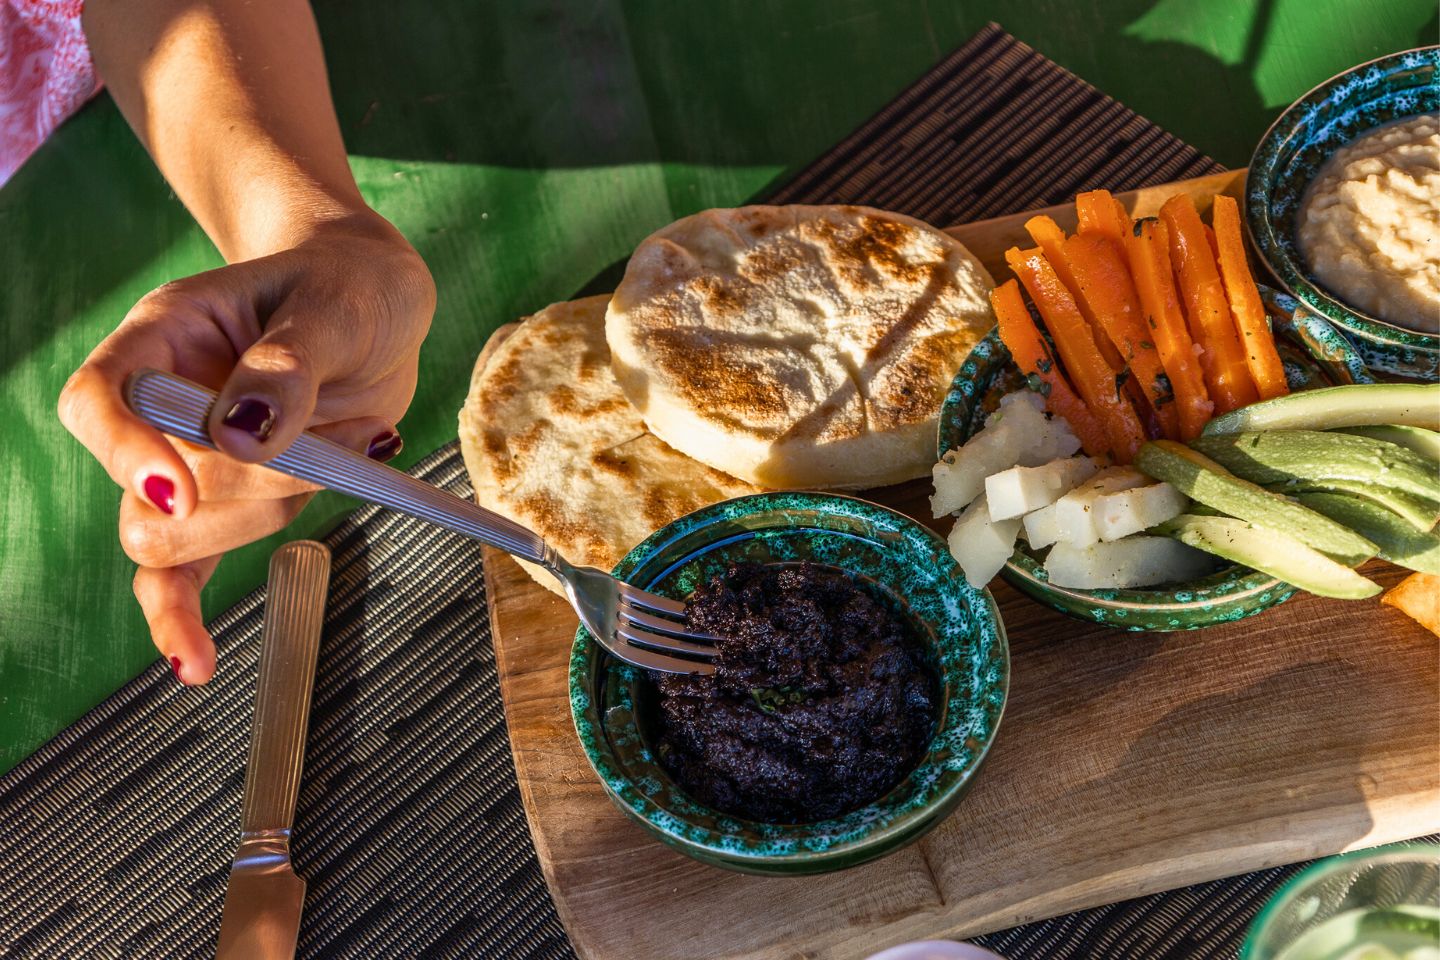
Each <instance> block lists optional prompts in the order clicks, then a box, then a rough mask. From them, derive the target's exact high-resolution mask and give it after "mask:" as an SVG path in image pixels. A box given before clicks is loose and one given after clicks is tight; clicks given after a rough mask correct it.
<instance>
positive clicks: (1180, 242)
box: [1160, 194, 1260, 413]
mask: <svg viewBox="0 0 1440 960" xmlns="http://www.w3.org/2000/svg"><path fill="white" fill-rule="evenodd" d="M1160 219H1161V220H1162V221H1163V222H1164V224H1165V226H1166V229H1167V230H1169V233H1170V265H1171V266H1172V267H1173V268H1174V270H1175V278H1176V279H1177V280H1178V281H1179V284H1180V294H1181V297H1180V301H1181V303H1182V304H1183V305H1184V308H1185V318H1186V319H1187V320H1188V321H1189V323H1190V335H1191V336H1192V337H1193V338H1194V339H1195V340H1196V342H1198V343H1199V344H1200V347H1201V350H1202V352H1201V354H1200V366H1201V368H1202V369H1203V370H1204V371H1205V385H1206V386H1207V387H1209V388H1210V397H1211V399H1213V400H1214V401H1215V412H1216V413H1228V412H1229V411H1231V410H1234V409H1235V408H1236V407H1243V406H1245V405H1246V404H1248V403H1254V402H1255V401H1256V400H1257V399H1259V396H1260V395H1259V393H1258V392H1257V391H1256V389H1255V382H1254V381H1253V380H1251V379H1250V371H1249V370H1248V369H1247V368H1246V366H1245V349H1244V348H1243V347H1242V346H1241V345H1240V335H1239V334H1238V333H1236V331H1235V321H1234V320H1232V319H1231V318H1230V305H1229V304H1228V303H1226V302H1225V286H1224V284H1223V283H1222V282H1221V280H1220V271H1219V269H1218V268H1217V267H1216V266H1215V256H1214V254H1212V253H1211V252H1210V241H1209V240H1208V239H1207V238H1206V236H1205V225H1204V224H1203V223H1201V222H1200V214H1198V213H1196V212H1195V202H1194V201H1193V200H1191V199H1190V198H1189V197H1188V196H1186V195H1185V194H1177V195H1176V196H1173V197H1171V198H1170V199H1169V200H1166V201H1165V203H1164V204H1163V205H1161V207H1160Z"/></svg>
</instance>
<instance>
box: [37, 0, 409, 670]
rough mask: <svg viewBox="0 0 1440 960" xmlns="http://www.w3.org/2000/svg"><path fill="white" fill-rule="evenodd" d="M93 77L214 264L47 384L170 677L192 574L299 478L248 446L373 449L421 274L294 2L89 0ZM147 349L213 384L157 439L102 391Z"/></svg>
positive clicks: (290, 510) (397, 411) (206, 571)
mask: <svg viewBox="0 0 1440 960" xmlns="http://www.w3.org/2000/svg"><path fill="white" fill-rule="evenodd" d="M84 23H85V28H86V32H87V35H88V36H89V38H90V43H91V46H92V49H93V51H94V56H95V59H96V63H97V66H98V69H99V72H100V75H101V77H102V78H103V79H104V80H105V82H106V83H107V84H108V85H109V88H110V91H111V93H112V95H113V96H114V97H115V100H116V101H117V102H118V103H119V105H120V108H121V110H122V111H124V113H125V116H126V118H127V119H128V120H129V121H130V124H131V126H133V127H134V128H135V131H136V133H137V134H138V135H139V136H140V138H141V140H142V141H144V143H145V145H146V147H147V148H149V150H150V153H151V155H152V156H153V157H154V158H155V162H156V163H157V164H158V165H159V167H160V170H161V172H162V173H164V174H165V177H166V179H167V180H169V181H170V183H171V185H172V186H173V187H174V188H175V192H176V193H177V194H178V195H179V197H180V199H181V200H182V201H184V203H185V205H186V206H187V207H188V208H189V209H190V211H191V212H192V213H193V214H194V215H195V218H196V219H197V220H198V221H199V222H200V224H201V226H203V227H204V229H205V231H206V232H207V233H208V234H209V235H210V237H211V239H213V240H214V242H215V244H216V246H217V247H219V249H220V251H221V253H222V254H224V256H225V259H226V260H227V261H229V263H230V265H229V266H226V267H222V268H220V269H218V270H211V271H209V272H207V273H202V274H198V275H196V276H193V277H186V278H183V279H180V280H174V281H171V282H170V283H167V284H165V285H164V286H162V287H160V288H158V289H157V290H154V291H152V292H151V293H149V294H147V295H146V296H145V297H144V298H142V299H141V300H140V302H139V303H137V304H136V305H135V306H134V308H133V309H131V310H130V312H129V313H128V314H127V315H126V316H125V318H124V319H123V320H122V321H121V323H120V324H119V326H118V327H117V328H116V330H115V332H114V333H112V334H110V336H108V337H106V338H105V340H104V341H102V342H101V343H100V345H99V346H97V347H96V348H95V350H94V352H92V353H91V354H90V356H89V358H87V359H86V361H85V363H84V364H83V365H82V366H81V367H80V369H78V370H77V371H76V372H75V373H74V374H73V375H72V376H71V378H70V380H69V382H68V383H66V385H65V389H64V391H63V392H62V393H61V396H60V404H59V408H60V418H61V420H62V421H63V422H64V423H65V426H66V427H67V428H68V429H69V430H70V432H71V433H73V434H74V435H75V436H76V437H77V438H78V439H79V440H80V442H81V443H83V444H84V445H85V446H86V447H87V448H88V449H89V450H90V452H91V453H92V454H94V456H95V458H96V459H97V460H99V461H100V462H101V464H103V465H104V467H105V468H106V470H108V471H109V473H110V476H111V477H112V478H113V479H114V480H115V482H116V483H117V484H119V485H120V486H121V487H122V488H123V489H124V491H125V493H124V495H123V496H122V498H121V502H120V518H119V533H120V542H121V544H122V545H123V546H124V548H125V551H126V553H128V554H129V555H130V557H131V559H133V560H134V561H135V562H136V563H137V564H138V565H139V570H138V571H137V572H136V575H135V595H136V598H137V599H138V600H139V602H140V606H141V608H142V609H143V610H144V612H145V618H146V621H147V622H148V624H149V626H150V632H151V636H152V638H153V639H154V641H155V645H156V646H157V647H158V648H159V649H160V652H161V653H162V654H164V655H165V657H166V658H167V659H168V660H169V661H170V664H171V666H172V667H173V668H174V670H175V674H176V676H177V677H179V678H180V679H181V680H182V681H183V682H186V683H203V682H204V681H206V680H208V679H209V677H210V675H211V674H212V672H213V671H214V668H215V650H214V646H213V644H212V643H211V641H210V636H209V634H208V633H207V632H206V630H205V624H204V621H203V618H202V614H201V606H200V590H201V588H202V587H203V586H204V585H205V582H206V581H207V580H208V579H209V578H210V575H211V574H212V573H213V572H214V569H215V566H216V564H218V563H219V561H220V557H221V555H222V554H223V553H225V552H226V551H228V550H231V549H234V548H236V547H239V546H242V545H244V544H246V543H250V542H252V541H254V540H257V539H259V538H261V537H264V536H267V535H269V534H271V533H274V532H275V531H276V530H279V529H280V528H282V527H284V526H285V525H286V524H287V523H289V522H290V520H292V519H293V518H294V517H295V515H296V514H297V513H299V512H300V510H301V509H302V508H303V506H304V505H305V503H306V502H307V500H308V499H309V497H310V495H311V493H312V492H313V490H314V488H313V487H311V486H309V485H307V484H304V483H301V482H299V481H296V480H293V479H291V478H288V477H283V476H281V475H279V474H277V473H274V472H272V471H270V470H267V469H265V468H263V467H260V466H256V465H254V464H256V463H258V462H260V461H263V460H267V459H269V458H271V457H274V456H275V455H276V454H278V453H280V452H281V451H283V450H284V449H285V448H286V447H287V446H289V444H290V443H291V441H293V440H294V439H295V437H296V436H298V435H299V434H300V432H301V431H302V430H304V429H306V428H307V427H308V428H310V429H314V430H315V431H316V432H318V433H321V434H322V435H325V436H328V437H329V438H330V439H332V440H334V441H335V442H337V443H342V444H345V445H347V446H350V447H352V448H354V449H358V450H363V451H366V452H367V453H369V454H370V455H371V456H373V457H376V458H379V459H389V458H390V457H392V456H394V455H395V454H396V453H398V452H399V450H400V437H399V434H398V433H397V432H396V427H395V425H396V422H397V421H398V420H399V419H400V417H401V415H402V414H403V413H404V412H405V410H406V408H407V407H408V406H409V404H410V399H411V397H412V396H413V394H414V390H415V381H416V374H417V366H418V358H419V349H420V342H421V340H422V339H423V338H424V336H425V333H426V330H427V329H428V327H429V323H430V317H431V314H432V313H433V312H434V308H435V288H434V284H433V283H432V281H431V279H430V274H429V272H428V271H427V270H426V269H425V265H424V263H423V262H422V261H421V260H420V257H419V255H418V254H416V252H415V251H414V250H413V249H412V248H411V247H410V245H409V244H408V243H406V241H405V239H404V238H403V237H402V236H401V235H400V234H399V232H398V231H396V230H395V228H394V227H392V226H391V225H390V224H389V223H387V222H386V221H385V220H384V219H383V218H382V217H380V216H379V215H378V214H376V213H375V212H374V211H372V210H370V209H369V208H368V207H367V206H366V205H365V203H364V201H363V200H362V199H361V197H360V192H359V190H358V189H357V188H356V186H355V181H354V179H353V178H352V177H351V175H350V169H349V166H348V163H347V161H346V157H345V150H344V146H343V144H342V142H341V139H340V131H339V125H338V124H337V123H336V120H335V115H334V112H333V110H332V109H331V107H330V102H329V89H328V86H327V84H326V80H325V69H324V63H323V60H322V58H321V53H320V42H319V38H318V36H317V35H316V31H315V23H314V20H313V18H312V17H311V15H310V10H309V8H308V7H307V6H306V5H305V4H304V3H302V2H299V0H264V2H260V0H208V2H183V0H89V2H88V3H87V4H86V10H85V20H84ZM147 366H148V367H157V368H160V369H164V370H170V371H173V372H175V373H178V374H180V375H181V376H184V377H188V378H190V379H192V380H196V381H199V382H201V383H204V384H206V385H208V386H210V387H213V388H214V389H216V390H218V391H219V392H220V398H219V400H218V401H217V403H216V404H215V409H214V412H213V413H212V415H211V419H210V436H211V439H213V440H214V442H215V444H216V446H217V447H218V448H219V449H220V450H221V451H223V452H222V453H216V452H213V451H209V450H202V449H200V448H198V447H193V446H190V445H188V444H185V443H181V442H179V441H172V440H170V439H168V438H166V437H165V436H163V435H162V434H160V433H159V432H158V431H156V430H154V429H152V428H151V427H149V426H147V425H146V424H144V423H143V422H141V421H140V420H138V419H137V418H136V417H135V416H134V415H132V414H131V413H130V411H129V410H128V409H127V408H126V406H125V403H124V401H123V399H122V395H121V391H122V389H123V386H124V383H125V379H126V377H128V376H129V374H130V373H131V372H133V371H134V370H136V369H137V368H139V367H147Z"/></svg>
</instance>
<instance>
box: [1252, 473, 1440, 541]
mask: <svg viewBox="0 0 1440 960" xmlns="http://www.w3.org/2000/svg"><path fill="white" fill-rule="evenodd" d="M1270 489H1272V490H1273V491H1274V492H1276V493H1279V494H1281V495H1283V496H1289V497H1300V496H1303V495H1304V494H1307V493H1343V494H1345V495H1346V496H1350V497H1357V498H1359V499H1361V500H1364V501H1366V502H1367V503H1373V504H1375V505H1376V506H1378V507H1384V508H1385V509H1386V510H1389V511H1391V512H1392V513H1394V514H1396V515H1398V516H1401V517H1403V518H1405V520H1406V522H1408V523H1409V524H1410V525H1411V526H1412V527H1414V528H1415V529H1416V530H1417V531H1419V532H1421V533H1428V532H1429V531H1431V530H1433V529H1434V528H1435V524H1436V522H1437V521H1440V506H1437V505H1436V504H1435V502H1434V501H1432V500H1425V499H1423V498H1421V497H1415V496H1411V495H1410V494H1408V493H1401V492H1400V491H1399V490H1391V489H1390V488H1388V487H1385V486H1382V485H1380V484H1375V483H1360V482H1359V481H1356V480H1327V481H1325V482H1324V483H1296V482H1294V481H1291V482H1289V483H1281V484H1276V485H1275V486H1273V487H1271V488H1270Z"/></svg>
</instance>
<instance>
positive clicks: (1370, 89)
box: [1245, 47, 1440, 380]
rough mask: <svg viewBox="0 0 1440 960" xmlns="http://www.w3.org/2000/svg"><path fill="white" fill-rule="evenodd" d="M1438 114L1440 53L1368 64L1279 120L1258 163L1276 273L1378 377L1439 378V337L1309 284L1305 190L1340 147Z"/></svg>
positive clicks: (1264, 225)
mask: <svg viewBox="0 0 1440 960" xmlns="http://www.w3.org/2000/svg"><path fill="white" fill-rule="evenodd" d="M1436 110H1440V47H1421V48H1419V49H1416V50H1406V51H1403V52H1401V53H1395V54H1391V55H1390V56H1388V57H1381V58H1380V59H1379V60H1372V61H1371V62H1369V63H1362V64H1360V65H1359V66H1358V67H1354V68H1352V69H1350V70H1347V71H1345V72H1344V73H1342V74H1340V75H1339V76H1336V77H1332V78H1330V79H1329V80H1326V81H1325V82H1324V83H1322V84H1320V85H1319V86H1318V87H1316V88H1315V89H1313V90H1311V91H1310V92H1309V93H1307V94H1305V95H1304V96H1303V97H1301V98H1300V99H1299V100H1296V101H1295V103H1294V104H1293V105H1291V107H1290V108H1289V109H1288V110H1286V111H1285V112H1284V113H1282V114H1281V115H1280V118H1279V119H1278V120H1276V121H1275V123H1274V125H1272V126H1271V127H1270V129H1269V130H1268V131H1266V133H1265V136H1264V137H1262V138H1261V139H1260V143H1259V145H1258V146H1257V147H1256V148H1255V155H1254V156H1253V157H1252V158H1251V159H1250V173H1249V175H1248V177H1247V178H1246V183H1245V220H1246V225H1247V226H1248V228H1249V231H1250V237H1251V239H1252V240H1254V242H1255V247H1256V249H1258V250H1259V251H1260V255H1261V256H1262V257H1263V258H1264V259H1265V263H1266V265H1267V266H1269V268H1270V270H1271V272H1272V273H1274V274H1275V276H1276V277H1277V278H1278V279H1279V280H1280V282H1281V283H1282V284H1284V285H1285V287H1286V288H1287V289H1288V290H1289V291H1290V292H1291V293H1293V294H1294V295H1295V296H1297V297H1299V298H1300V300H1301V301H1302V302H1303V303H1304V304H1305V308H1306V309H1308V310H1313V311H1314V312H1316V313H1318V314H1320V315H1321V316H1324V317H1326V318H1328V319H1329V320H1330V321H1331V322H1333V323H1334V324H1335V325H1336V326H1337V327H1339V328H1340V329H1341V330H1342V331H1343V332H1344V333H1345V335H1346V336H1347V337H1349V339H1350V340H1351V341H1352V342H1353V343H1354V345H1355V347H1356V349H1357V350H1358V351H1359V352H1360V355H1361V356H1362V357H1363V358H1364V360H1365V362H1366V363H1368V364H1369V365H1370V367H1371V368H1372V369H1373V370H1375V371H1376V372H1378V373H1382V374H1390V375H1392V376H1397V377H1405V378H1409V379H1418V380H1435V379H1437V375H1440V336H1436V335H1435V334H1433V333H1422V332H1420V331H1416V330H1408V329H1406V328H1404V327H1400V326H1396V325H1395V324H1392V323H1386V322H1385V321H1383V320H1378V319H1376V318H1375V317H1372V316H1369V315H1367V314H1365V313H1362V312H1361V311H1359V310H1356V309H1355V308H1353V307H1351V306H1349V305H1348V304H1346V303H1344V302H1343V301H1341V300H1340V299H1339V298H1338V297H1334V296H1331V294H1330V293H1329V292H1328V291H1326V290H1325V288H1324V287H1322V286H1321V285H1320V284H1318V283H1317V282H1316V281H1315V279H1314V278H1313V277H1311V276H1310V274H1309V270H1308V269H1307V268H1306V266H1305V264H1304V261H1303V260H1302V258H1301V256H1300V253H1299V251H1298V249H1297V248H1296V243H1295V217H1296V215H1297V213H1298V212H1299V209H1300V204H1301V201H1302V199H1303V198H1304V196H1305V190H1306V188H1307V187H1308V186H1309V185H1310V181H1311V180H1313V179H1314V178H1315V174H1316V173H1317V172H1318V171H1319V169H1320V168H1321V167H1322V166H1324V164H1325V161H1326V160H1328V159H1330V156H1331V155H1332V154H1333V153H1334V152H1335V151H1336V150H1337V149H1339V148H1340V147H1342V146H1344V145H1345V144H1347V143H1349V142H1350V141H1352V140H1354V139H1355V138H1356V137H1358V136H1361V135H1362V134H1364V133H1365V132H1366V131H1368V130H1371V129H1373V128H1374V127H1378V126H1380V125H1381V124H1383V123H1388V122H1389V121H1391V120H1398V119H1400V118H1402V117H1409V116H1414V115H1416V114H1420V113H1434V112H1435V111H1436Z"/></svg>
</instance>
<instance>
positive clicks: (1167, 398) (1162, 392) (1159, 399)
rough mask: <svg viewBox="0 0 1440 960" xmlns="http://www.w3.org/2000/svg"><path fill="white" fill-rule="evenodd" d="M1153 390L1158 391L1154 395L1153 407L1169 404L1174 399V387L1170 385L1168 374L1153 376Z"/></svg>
mask: <svg viewBox="0 0 1440 960" xmlns="http://www.w3.org/2000/svg"><path fill="white" fill-rule="evenodd" d="M1155 389H1156V390H1157V391H1159V392H1158V393H1157V394H1156V395H1155V406H1157V407H1158V406H1160V405H1161V404H1165V403H1170V402H1171V401H1173V400H1174V399H1175V387H1174V386H1172V385H1171V383H1170V377H1169V375H1168V374H1164V373H1157V374H1155Z"/></svg>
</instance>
